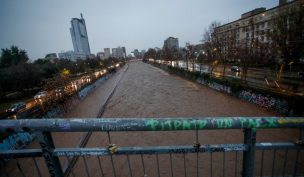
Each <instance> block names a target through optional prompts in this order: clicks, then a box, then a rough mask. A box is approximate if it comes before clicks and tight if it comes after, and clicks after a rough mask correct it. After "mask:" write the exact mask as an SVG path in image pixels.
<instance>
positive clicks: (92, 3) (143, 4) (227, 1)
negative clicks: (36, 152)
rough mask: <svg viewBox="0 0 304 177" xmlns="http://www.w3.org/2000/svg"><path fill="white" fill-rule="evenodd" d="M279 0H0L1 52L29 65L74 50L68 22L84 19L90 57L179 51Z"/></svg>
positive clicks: (274, 4) (275, 3)
mask: <svg viewBox="0 0 304 177" xmlns="http://www.w3.org/2000/svg"><path fill="white" fill-rule="evenodd" d="M277 4H278V0H0V48H8V47H10V46H11V45H17V46H18V47H19V48H22V49H25V50H26V51H27V52H28V55H29V57H30V58H31V59H32V60H35V59H37V58H42V57H44V56H45V54H47V53H52V52H55V53H58V52H60V51H68V50H72V49H73V45H72V40H71V35H70V31H69V28H70V20H71V18H73V17H76V18H80V13H83V16H84V19H85V20H86V25H87V31H88V36H89V42H90V47H91V52H92V53H97V52H99V51H101V50H103V48H105V47H110V48H114V47H117V46H119V45H120V46H125V47H126V49H127V53H130V52H131V51H132V50H133V49H139V50H142V49H148V48H150V47H162V45H163V41H164V40H165V39H166V38H167V37H169V36H173V37H177V38H178V39H179V44H180V46H184V45H185V43H186V42H188V41H189V42H190V43H193V44H197V43H199V41H200V40H201V38H202V34H203V32H204V29H205V28H207V27H208V26H209V24H210V23H211V22H212V21H214V20H217V21H220V22H222V23H227V22H228V21H234V20H237V19H239V18H240V16H241V14H242V13H244V12H247V11H250V10H252V9H254V8H258V7H266V8H267V9H268V8H271V7H274V6H276V5H277Z"/></svg>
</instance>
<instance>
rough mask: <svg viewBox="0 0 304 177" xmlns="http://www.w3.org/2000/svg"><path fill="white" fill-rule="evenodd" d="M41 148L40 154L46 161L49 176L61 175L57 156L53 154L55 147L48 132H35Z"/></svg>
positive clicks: (56, 176)
mask: <svg viewBox="0 0 304 177" xmlns="http://www.w3.org/2000/svg"><path fill="white" fill-rule="evenodd" d="M35 134H36V135H37V139H38V141H39V144H40V146H41V149H42V154H43V157H44V160H45V162H46V166H47V168H48V170H49V174H50V176H51V177H63V172H62V168H61V165H60V162H59V158H58V157H55V156H53V154H52V153H53V151H54V149H55V146H54V142H53V139H52V136H51V133H50V132H35Z"/></svg>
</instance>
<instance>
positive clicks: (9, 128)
mask: <svg viewBox="0 0 304 177" xmlns="http://www.w3.org/2000/svg"><path fill="white" fill-rule="evenodd" d="M303 127H304V117H287V118H286V117H197V118H99V119H98V118H85V119H21V120H1V121H0V132H22V131H26V132H35V131H45V132H80V131H103V132H106V131H176V130H205V129H206V130H207V129H247V128H303Z"/></svg>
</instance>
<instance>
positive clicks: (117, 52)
mask: <svg viewBox="0 0 304 177" xmlns="http://www.w3.org/2000/svg"><path fill="white" fill-rule="evenodd" d="M125 50H126V48H125V47H120V46H118V47H117V48H112V56H113V57H116V58H125V57H126V53H125Z"/></svg>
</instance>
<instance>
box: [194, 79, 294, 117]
mask: <svg viewBox="0 0 304 177" xmlns="http://www.w3.org/2000/svg"><path fill="white" fill-rule="evenodd" d="M196 82H198V83H200V84H202V85H205V86H208V87H209V88H212V89H215V90H217V91H220V92H223V93H227V94H233V95H236V96H237V97H238V98H240V99H241V100H244V101H247V102H249V103H254V104H256V105H258V106H259V107H261V108H265V109H267V110H273V111H276V112H277V113H279V114H283V115H289V116H293V110H292V109H290V105H289V103H288V101H287V100H286V99H283V98H275V97H273V96H270V95H263V94H258V93H255V92H253V91H251V90H242V91H240V92H238V93H232V91H231V88H230V87H229V86H226V85H223V84H218V83H216V82H206V81H204V80H202V79H198V80H197V81H196Z"/></svg>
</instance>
